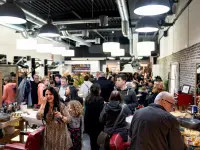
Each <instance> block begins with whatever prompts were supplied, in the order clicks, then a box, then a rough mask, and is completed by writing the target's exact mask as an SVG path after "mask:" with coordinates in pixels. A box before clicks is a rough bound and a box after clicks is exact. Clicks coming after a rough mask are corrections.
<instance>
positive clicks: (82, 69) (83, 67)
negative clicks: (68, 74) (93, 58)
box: [72, 64, 90, 72]
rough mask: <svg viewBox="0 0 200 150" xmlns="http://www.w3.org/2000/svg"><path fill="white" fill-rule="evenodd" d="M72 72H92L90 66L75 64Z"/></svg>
mask: <svg viewBox="0 0 200 150" xmlns="http://www.w3.org/2000/svg"><path fill="white" fill-rule="evenodd" d="M72 72H90V64H74V65H72Z"/></svg>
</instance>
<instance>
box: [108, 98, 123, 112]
mask: <svg viewBox="0 0 200 150" xmlns="http://www.w3.org/2000/svg"><path fill="white" fill-rule="evenodd" d="M121 108H122V107H121V105H120V102H119V101H110V102H109V103H107V104H106V105H105V111H106V112H108V111H109V110H111V111H113V112H119V111H121Z"/></svg>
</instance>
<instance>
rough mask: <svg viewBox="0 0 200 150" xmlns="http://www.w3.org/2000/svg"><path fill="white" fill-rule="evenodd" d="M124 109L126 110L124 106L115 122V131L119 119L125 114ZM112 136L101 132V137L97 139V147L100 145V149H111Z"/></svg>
mask: <svg viewBox="0 0 200 150" xmlns="http://www.w3.org/2000/svg"><path fill="white" fill-rule="evenodd" d="M123 108H124V105H122V109H121V111H120V113H119V115H118V116H117V119H116V120H115V123H114V126H113V128H114V129H115V128H116V125H117V123H118V121H119V118H120V116H121V114H122V112H123ZM111 136H112V135H109V134H108V133H106V132H104V131H101V133H100V134H99V136H98V138H97V145H99V146H100V147H103V148H107V147H109V145H110V138H111Z"/></svg>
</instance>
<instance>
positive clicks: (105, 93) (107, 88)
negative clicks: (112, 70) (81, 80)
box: [96, 77, 114, 102]
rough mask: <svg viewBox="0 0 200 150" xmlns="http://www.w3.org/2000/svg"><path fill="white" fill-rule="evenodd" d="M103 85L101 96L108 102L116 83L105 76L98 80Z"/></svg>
mask: <svg viewBox="0 0 200 150" xmlns="http://www.w3.org/2000/svg"><path fill="white" fill-rule="evenodd" d="M96 83H98V84H99V85H100V86H101V97H103V99H104V101H106V102H108V100H109V98H110V94H111V92H112V91H113V90H114V83H113V82H112V81H110V80H107V79H106V78H105V77H100V78H98V80H97V81H96Z"/></svg>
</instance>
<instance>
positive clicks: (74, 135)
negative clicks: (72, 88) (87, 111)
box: [67, 100, 83, 150]
mask: <svg viewBox="0 0 200 150" xmlns="http://www.w3.org/2000/svg"><path fill="white" fill-rule="evenodd" d="M67 107H68V110H69V114H70V115H71V119H72V120H71V122H70V123H69V125H68V129H69V131H70V133H71V139H72V143H73V147H72V148H71V149H70V150H81V147H82V133H83V116H82V113H83V107H82V105H81V103H80V102H79V101H76V100H72V101H69V103H68V105H67Z"/></svg>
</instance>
